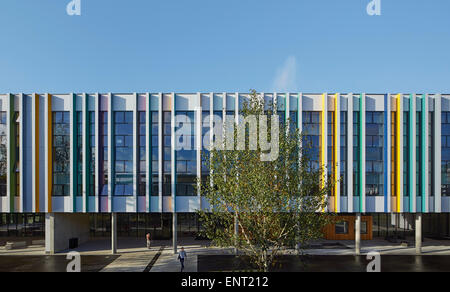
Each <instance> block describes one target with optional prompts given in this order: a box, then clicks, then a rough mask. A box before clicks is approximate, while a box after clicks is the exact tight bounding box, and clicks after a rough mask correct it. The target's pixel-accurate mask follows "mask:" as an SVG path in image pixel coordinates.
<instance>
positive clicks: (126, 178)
mask: <svg viewBox="0 0 450 292" xmlns="http://www.w3.org/2000/svg"><path fill="white" fill-rule="evenodd" d="M114 121H115V124H114V144H115V145H114V149H115V151H114V161H115V165H114V168H115V185H114V196H132V195H133V112H131V111H117V112H114Z"/></svg>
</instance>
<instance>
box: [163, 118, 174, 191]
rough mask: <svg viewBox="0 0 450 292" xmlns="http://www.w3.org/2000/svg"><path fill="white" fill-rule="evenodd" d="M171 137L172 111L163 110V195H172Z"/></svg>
mask: <svg viewBox="0 0 450 292" xmlns="http://www.w3.org/2000/svg"><path fill="white" fill-rule="evenodd" d="M171 139H172V122H171V112H170V111H164V112H163V169H162V171H163V180H164V181H163V196H171V195H172V178H171V161H172V157H171V152H170V151H171V149H172V146H171Z"/></svg>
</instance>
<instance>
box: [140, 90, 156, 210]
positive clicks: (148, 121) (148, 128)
mask: <svg viewBox="0 0 450 292" xmlns="http://www.w3.org/2000/svg"><path fill="white" fill-rule="evenodd" d="M145 102H146V104H145V107H144V108H146V109H148V110H146V114H145V140H146V143H145V166H146V169H147V171H146V173H145V176H146V180H145V181H146V186H145V211H146V212H150V211H151V208H152V207H153V204H152V202H151V192H152V190H153V188H152V179H153V175H152V145H151V143H152V112H151V106H152V104H151V97H150V94H147V95H146V98H145ZM139 206H142V204H140V202H139Z"/></svg>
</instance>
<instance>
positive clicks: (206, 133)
mask: <svg viewBox="0 0 450 292" xmlns="http://www.w3.org/2000/svg"><path fill="white" fill-rule="evenodd" d="M210 118H211V117H210V115H209V111H204V112H203V113H202V137H203V138H202V142H204V141H206V143H207V145H209V144H210V143H209V140H210V133H211V132H210V131H212V129H210V127H209V122H210ZM205 146H206V145H205V144H204V143H202V155H201V159H202V177H205V176H208V174H209V165H207V164H206V162H207V159H208V155H209V150H208V149H206V148H205ZM209 146H211V145H209Z"/></svg>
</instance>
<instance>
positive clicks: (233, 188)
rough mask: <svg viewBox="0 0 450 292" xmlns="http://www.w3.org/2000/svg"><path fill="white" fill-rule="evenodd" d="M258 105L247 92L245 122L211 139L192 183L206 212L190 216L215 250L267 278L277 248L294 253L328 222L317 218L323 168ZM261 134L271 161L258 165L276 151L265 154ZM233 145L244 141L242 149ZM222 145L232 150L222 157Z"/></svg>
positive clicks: (324, 185)
mask: <svg viewBox="0 0 450 292" xmlns="http://www.w3.org/2000/svg"><path fill="white" fill-rule="evenodd" d="M264 103H265V102H264V101H263V100H262V99H261V97H260V96H259V95H258V94H257V93H256V92H255V91H252V93H251V94H250V96H249V98H248V100H247V101H246V102H245V103H244V106H243V110H242V117H241V120H242V121H245V122H246V123H243V122H242V123H241V122H240V124H241V127H240V128H237V129H236V128H234V129H231V130H230V129H229V128H230V127H229V126H227V128H228V134H230V132H231V135H228V134H227V132H225V133H224V134H223V135H220V134H219V135H217V136H216V137H215V138H216V142H215V143H214V144H213V145H211V146H212V147H211V149H210V151H209V154H208V155H206V157H205V160H206V164H207V165H208V166H209V167H210V175H209V177H208V178H207V179H205V180H203V181H202V180H199V181H198V184H197V186H198V188H199V189H200V192H201V195H202V196H204V197H205V198H206V199H207V201H208V202H209V205H210V208H209V210H202V211H198V213H199V218H200V221H201V223H202V229H203V233H204V235H205V236H207V237H208V238H209V239H211V240H212V241H213V244H215V245H216V246H219V247H235V248H237V249H239V251H240V252H242V253H243V254H245V255H247V256H249V258H250V259H251V261H252V263H253V264H255V265H256V266H257V267H258V269H259V270H260V271H268V270H269V269H270V268H271V266H272V265H273V263H274V260H275V259H276V258H277V257H278V256H279V255H280V254H281V251H282V249H283V248H285V247H288V246H289V247H293V246H295V245H298V247H299V251H300V252H302V250H303V249H304V247H305V246H306V245H307V243H308V242H309V241H310V240H314V239H318V238H321V237H322V235H323V229H324V227H325V225H326V224H328V223H329V222H330V218H329V216H327V215H326V214H325V213H323V212H322V211H323V210H325V208H326V205H327V202H326V195H327V193H328V192H329V191H330V190H331V188H332V187H333V186H334V183H333V181H332V180H331V178H330V177H329V176H327V175H326V168H325V166H317V164H314V163H312V160H311V157H310V156H311V155H310V153H309V152H310V151H309V149H310V146H306V145H305V146H304V147H302V144H303V142H304V140H305V139H304V136H302V134H301V133H300V132H299V131H298V130H297V129H295V128H294V127H293V126H291V127H290V126H289V124H290V123H289V122H288V123H284V122H282V123H279V127H277V121H278V118H279V117H278V116H277V115H276V111H274V109H275V106H276V105H274V104H273V103H272V102H271V103H270V104H267V105H264ZM255 119H256V121H257V123H256V126H255V125H254V124H255V123H254V121H255ZM251 121H253V124H252V122H251ZM267 121H270V123H267ZM247 126H248V127H247ZM265 126H267V129H268V130H267V131H264V130H265V129H264V128H265ZM277 129H278V131H277ZM255 130H256V131H257V132H258V133H259V136H260V138H259V141H258V143H257V145H255V141H254V136H255ZM243 133H245V134H244V137H245V138H243V136H242V134H243ZM252 135H253V136H252ZM264 135H267V136H266V137H268V140H267V141H269V140H270V141H271V142H273V141H277V139H278V155H276V156H275V157H273V158H275V159H263V158H267V155H268V152H269V151H272V152H276V151H273V149H272V150H268V148H267V147H266V146H267V145H265V144H267V143H265V139H264V138H263V137H264ZM224 136H225V137H226V138H224V139H223V140H222V139H221V138H220V137H224ZM252 139H253V140H252ZM266 139H267V138H266ZM239 141H241V142H242V141H245V145H244V149H242V145H241V146H239V145H238V144H239ZM305 144H306V142H305ZM230 145H234V150H224V149H231V148H232V147H231V146H230ZM272 154H273V153H272ZM236 221H237V223H238V232H235V222H236Z"/></svg>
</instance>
